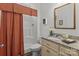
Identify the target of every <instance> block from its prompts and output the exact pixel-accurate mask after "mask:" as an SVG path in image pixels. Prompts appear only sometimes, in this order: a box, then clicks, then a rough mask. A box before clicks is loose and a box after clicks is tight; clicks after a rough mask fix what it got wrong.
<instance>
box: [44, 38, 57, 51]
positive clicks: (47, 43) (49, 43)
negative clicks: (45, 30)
mask: <svg viewBox="0 0 79 59" xmlns="http://www.w3.org/2000/svg"><path fill="white" fill-rule="evenodd" d="M42 45H45V46H48V47H49V48H51V49H53V50H54V51H57V52H58V48H59V46H58V44H56V43H54V42H51V41H47V40H44V39H43V40H42Z"/></svg>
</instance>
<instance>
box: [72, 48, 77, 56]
mask: <svg viewBox="0 0 79 59" xmlns="http://www.w3.org/2000/svg"><path fill="white" fill-rule="evenodd" d="M71 55H72V56H78V55H79V54H78V51H77V50H75V49H71Z"/></svg>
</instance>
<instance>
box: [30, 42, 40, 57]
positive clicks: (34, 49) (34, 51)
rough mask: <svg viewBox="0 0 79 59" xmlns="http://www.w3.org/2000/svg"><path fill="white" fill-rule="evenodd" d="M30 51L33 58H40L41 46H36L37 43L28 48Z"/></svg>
mask: <svg viewBox="0 0 79 59" xmlns="http://www.w3.org/2000/svg"><path fill="white" fill-rule="evenodd" d="M30 50H31V52H32V55H33V56H40V50H41V45H40V44H37V43H36V44H33V45H32V46H31V47H30Z"/></svg>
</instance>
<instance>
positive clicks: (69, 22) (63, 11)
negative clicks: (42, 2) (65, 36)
mask: <svg viewBox="0 0 79 59" xmlns="http://www.w3.org/2000/svg"><path fill="white" fill-rule="evenodd" d="M75 22H76V18H75V3H67V4H64V5H62V6H59V7H57V8H55V9H54V27H55V28H56V29H75V28H76V23H75Z"/></svg>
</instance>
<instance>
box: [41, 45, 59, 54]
mask: <svg viewBox="0 0 79 59" xmlns="http://www.w3.org/2000/svg"><path fill="white" fill-rule="evenodd" d="M41 54H42V56H58V53H57V52H55V51H53V50H51V49H49V48H47V47H45V46H42V49H41Z"/></svg>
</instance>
